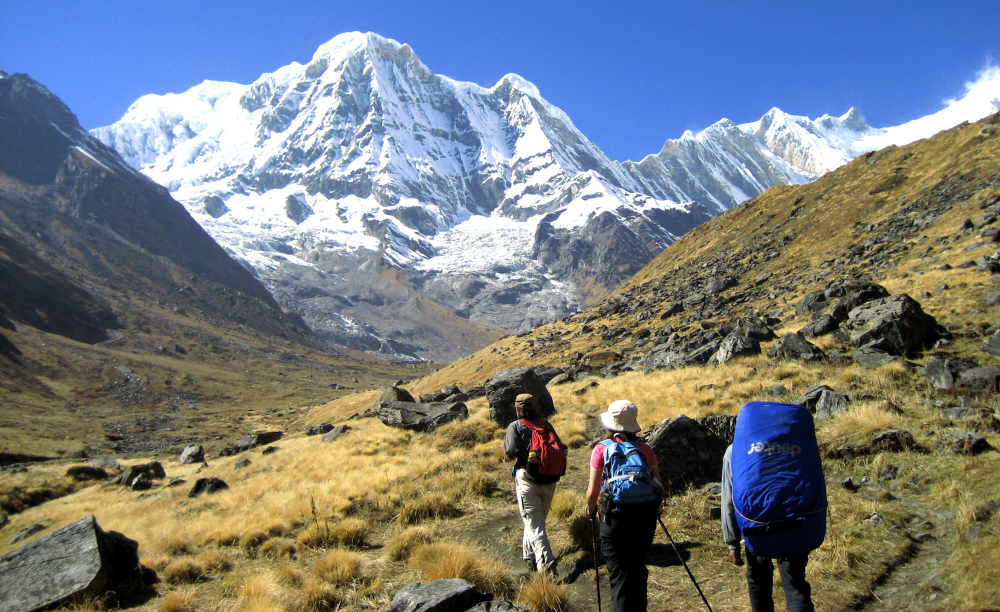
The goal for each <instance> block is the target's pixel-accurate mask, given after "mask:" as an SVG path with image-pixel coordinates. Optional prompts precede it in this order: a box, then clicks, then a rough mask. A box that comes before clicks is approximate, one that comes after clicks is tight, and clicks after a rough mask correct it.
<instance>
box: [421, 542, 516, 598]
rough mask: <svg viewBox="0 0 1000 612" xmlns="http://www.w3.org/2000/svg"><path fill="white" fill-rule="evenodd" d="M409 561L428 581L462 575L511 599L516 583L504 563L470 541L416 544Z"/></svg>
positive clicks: (485, 589)
mask: <svg viewBox="0 0 1000 612" xmlns="http://www.w3.org/2000/svg"><path fill="white" fill-rule="evenodd" d="M409 565H410V567H412V568H414V569H416V570H417V571H418V572H420V575H421V576H422V577H423V579H424V580H426V581H428V582H430V581H432V580H438V579H439V578H461V579H463V580H467V581H469V582H471V583H472V584H474V585H476V588H477V589H479V591H480V592H483V593H489V594H491V595H493V596H494V597H498V598H501V599H509V598H510V596H511V595H512V593H513V583H512V581H511V578H510V574H509V573H508V572H507V568H506V567H504V565H503V563H501V562H500V561H497V560H496V559H492V558H490V557H489V556H487V555H486V554H485V553H483V552H482V551H480V550H479V549H477V548H476V547H475V545H473V544H471V543H457V542H438V543H434V544H423V545H421V546H417V547H416V548H414V549H413V553H412V555H410V561H409Z"/></svg>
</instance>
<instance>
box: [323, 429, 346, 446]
mask: <svg viewBox="0 0 1000 612" xmlns="http://www.w3.org/2000/svg"><path fill="white" fill-rule="evenodd" d="M349 431H351V427H350V425H338V426H337V427H334V428H333V429H331V430H330V431H328V432H326V434H325V435H324V436H323V442H333V441H334V440H335V439H336V438H337V437H338V436H340V435H341V434H344V433H347V432H349Z"/></svg>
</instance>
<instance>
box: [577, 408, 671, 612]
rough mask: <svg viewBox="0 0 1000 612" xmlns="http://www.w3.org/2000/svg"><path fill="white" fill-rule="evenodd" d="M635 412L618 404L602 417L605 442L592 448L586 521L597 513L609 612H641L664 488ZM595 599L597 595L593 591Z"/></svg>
mask: <svg viewBox="0 0 1000 612" xmlns="http://www.w3.org/2000/svg"><path fill="white" fill-rule="evenodd" d="M638 413H639V410H638V408H636V406H635V404H633V403H632V402H630V401H628V400H617V401H615V402H612V403H611V405H610V406H608V410H607V411H606V412H603V413H601V415H600V417H599V418H600V421H601V424H602V425H603V426H604V428H605V429H607V430H608V438H607V439H606V440H602V441H601V442H599V443H598V444H596V445H595V446H594V451H593V453H592V454H591V457H590V480H589V482H588V484H587V494H586V502H587V507H586V511H587V515H588V516H590V517H591V518H592V519H593V518H595V516H596V513H597V510H598V505H600V509H601V523H600V531H599V536H598V538H599V540H600V546H601V552H602V553H603V554H604V558H605V561H606V564H607V569H608V580H609V581H610V583H611V598H612V601H613V602H614V612H645V610H646V602H647V593H646V583H647V580H648V578H649V571H648V570H647V569H646V554H647V553H648V552H649V548H650V546H651V545H652V543H653V536H654V535H655V533H656V520H657V518H658V517H659V515H660V512H662V510H663V508H662V502H663V485H662V484H660V471H659V466H658V463H657V459H656V454H655V453H654V452H653V449H652V448H651V447H650V446H649V445H648V444H646V443H645V442H643V441H641V440H639V438H638V436H637V435H636V434H638V432H639V431H640V430H641V427H639V422H638V420H637V416H638ZM598 597H600V591H598Z"/></svg>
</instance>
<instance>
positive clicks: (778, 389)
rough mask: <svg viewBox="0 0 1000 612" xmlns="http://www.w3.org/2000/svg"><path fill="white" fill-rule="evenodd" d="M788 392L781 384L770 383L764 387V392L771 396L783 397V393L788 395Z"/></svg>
mask: <svg viewBox="0 0 1000 612" xmlns="http://www.w3.org/2000/svg"><path fill="white" fill-rule="evenodd" d="M788 393H789V391H788V389H787V388H786V387H784V386H782V385H772V386H770V387H768V388H767V389H764V394H765V395H770V396H772V397H784V396H785V395H788Z"/></svg>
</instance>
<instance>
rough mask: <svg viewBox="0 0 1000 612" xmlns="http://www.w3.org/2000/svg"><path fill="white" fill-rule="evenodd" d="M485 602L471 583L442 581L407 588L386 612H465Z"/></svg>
mask: <svg viewBox="0 0 1000 612" xmlns="http://www.w3.org/2000/svg"><path fill="white" fill-rule="evenodd" d="M485 599H488V598H487V597H485V596H484V595H482V594H481V593H480V592H479V591H477V590H476V586H475V585H474V584H472V583H471V582H467V581H465V580H462V579H461V578H441V579H440V580H434V581H432V582H428V583H425V584H421V583H419V582H414V583H412V584H408V585H406V586H405V587H403V588H402V589H400V590H399V591H398V592H397V593H396V595H395V596H394V597H393V598H392V604H391V605H390V606H389V612H465V611H466V610H468V609H469V608H471V607H472V606H474V605H476V604H477V603H480V602H482V601H483V600H485Z"/></svg>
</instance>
